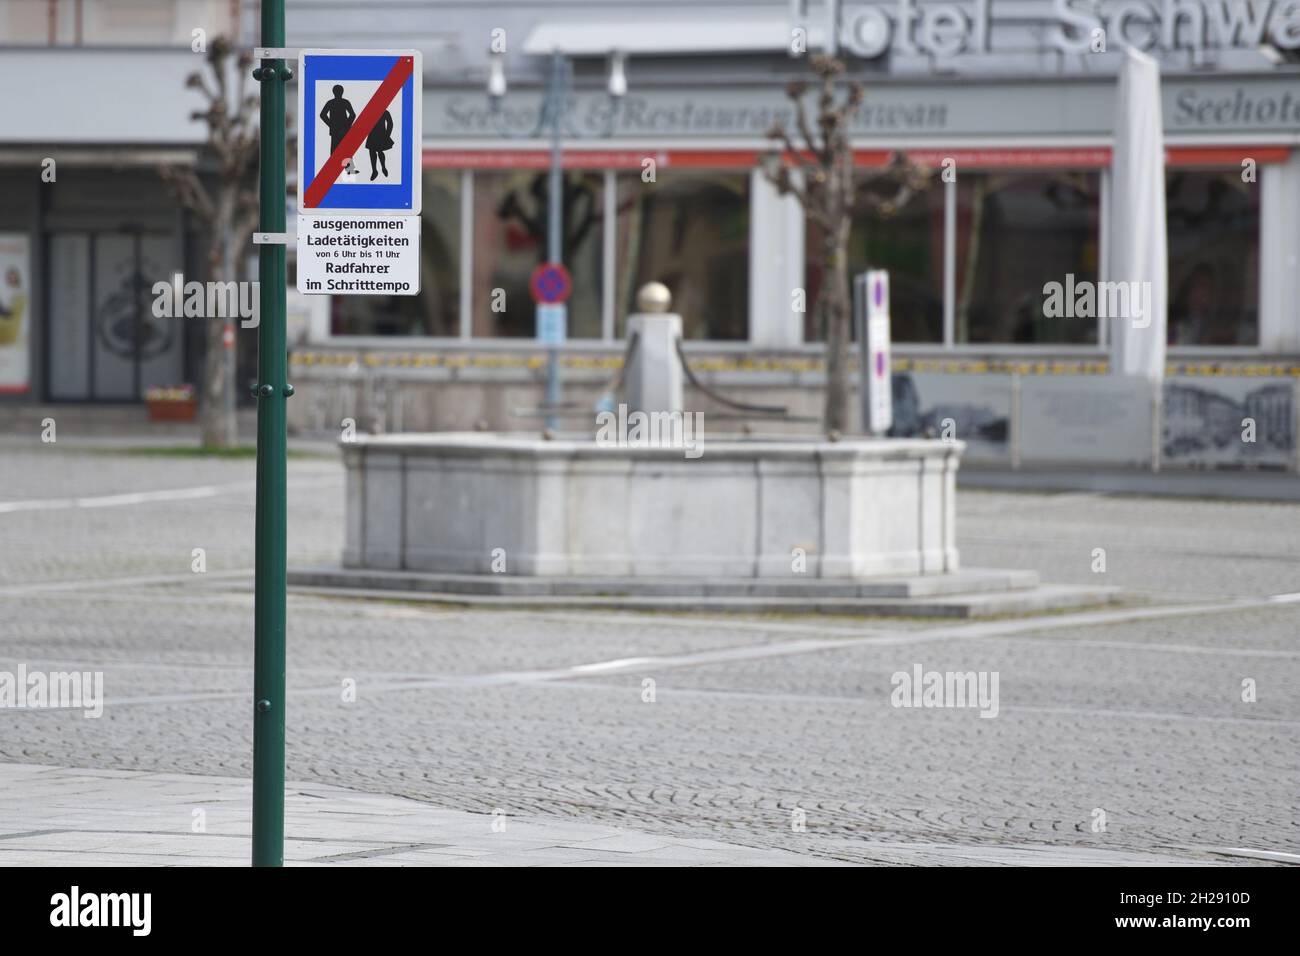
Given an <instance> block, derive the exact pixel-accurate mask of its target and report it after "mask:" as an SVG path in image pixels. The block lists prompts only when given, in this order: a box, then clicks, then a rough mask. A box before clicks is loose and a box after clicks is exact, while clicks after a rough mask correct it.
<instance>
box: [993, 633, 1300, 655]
mask: <svg viewBox="0 0 1300 956" xmlns="http://www.w3.org/2000/svg"><path fill="white" fill-rule="evenodd" d="M1007 641H1008V643H1010V644H1018V645H1022V646H1025V647H1034V646H1038V647H1044V646H1046V647H1098V648H1110V649H1113V650H1117V651H1155V652H1157V653H1162V654H1238V655H1241V656H1242V657H1280V658H1284V659H1287V660H1295V659H1297V658H1300V651H1272V650H1266V649H1263V648H1253V647H1206V646H1204V645H1199V644H1142V643H1140V642H1138V641H1083V640H1079V641H1073V640H1063V639H1058V638H1051V637H1026V638H1008V639H1007Z"/></svg>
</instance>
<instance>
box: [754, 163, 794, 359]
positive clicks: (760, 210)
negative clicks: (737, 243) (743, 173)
mask: <svg viewBox="0 0 1300 956" xmlns="http://www.w3.org/2000/svg"><path fill="white" fill-rule="evenodd" d="M749 194H750V207H749V208H750V217H749V221H750V226H749V343H750V345H753V346H755V347H758V348H771V349H780V348H791V347H794V346H798V345H802V344H803V322H804V313H803V312H798V311H796V304H797V303H796V301H795V299H796V297H795V292H796V290H799V291H801V292H802V293H803V294H802V295H801V296H799V298H800V299H802V300H803V302H802V304H803V308H804V309H805V310H806V309H807V308H808V305H809V303H808V301H807V299H808V295H807V290H806V289H805V288H804V262H803V256H804V220H803V209H802V207H801V206H800V205H799V200H798V199H796V198H795V197H794V196H782V195H781V194H780V193H778V192H777V190H776V187H775V186H773V185H772V184H771V183H769V182H768V181H767V177H766V176H764V175H763V171H762V170H761V169H757V168H756V169H754V170H753V171H752V172H751V173H750V189H749Z"/></svg>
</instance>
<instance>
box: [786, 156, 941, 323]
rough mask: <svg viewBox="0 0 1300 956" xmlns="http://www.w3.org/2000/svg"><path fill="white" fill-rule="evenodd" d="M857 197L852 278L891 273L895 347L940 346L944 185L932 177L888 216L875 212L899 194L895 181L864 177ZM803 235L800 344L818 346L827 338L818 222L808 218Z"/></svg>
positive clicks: (851, 244) (851, 235)
mask: <svg viewBox="0 0 1300 956" xmlns="http://www.w3.org/2000/svg"><path fill="white" fill-rule="evenodd" d="M858 194H859V197H860V199H861V200H862V201H861V203H860V204H859V205H860V208H859V211H858V212H857V213H856V214H855V215H854V217H853V226H852V228H851V230H850V233H849V277H850V279H851V278H852V277H853V276H856V275H858V274H859V273H861V272H865V271H866V270H868V269H887V270H889V311H890V316H889V319H890V333H891V337H892V338H893V339H894V341H896V342H936V343H938V342H942V341H943V207H944V185H943V183H942V182H940V181H939V180H938V177H935V178H934V179H933V180H932V181H931V182H930V184H929V185H928V187H927V188H926V189H925V190H923V191H920V192H916V193H913V194H912V196H911V198H910V199H909V200H908V202H907V203H906V204H905V205H904V206H903V207H902V208H901V209H899V210H898V211H896V212H894V213H893V214H892V215H884V214H882V213H881V212H879V211H878V206H877V205H876V203H877V202H878V201H887V200H891V199H894V198H895V197H896V196H897V195H898V186H897V184H895V183H894V182H892V181H889V180H887V179H885V178H883V177H880V176H872V175H870V174H863V177H862V182H860V183H859V184H858ZM804 235H805V236H806V239H805V242H804V249H805V253H804V262H805V267H806V276H807V277H806V279H805V282H806V284H807V290H808V309H807V312H806V313H805V316H804V340H805V341H807V342H822V341H825V339H826V330H825V328H824V327H823V325H824V322H825V320H824V317H823V316H822V314H821V309H820V308H819V303H820V299H821V291H822V286H823V282H824V276H823V274H822V273H823V268H822V258H821V255H820V249H821V243H822V241H823V235H824V230H823V229H822V227H821V226H820V225H819V224H818V223H817V222H816V220H813V219H808V220H807V221H806V225H805V233H804Z"/></svg>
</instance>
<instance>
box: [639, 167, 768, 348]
mask: <svg viewBox="0 0 1300 956" xmlns="http://www.w3.org/2000/svg"><path fill="white" fill-rule="evenodd" d="M657 180H658V181H657V182H653V183H647V182H643V181H642V179H641V175H640V173H628V174H620V175H619V176H618V180H617V181H618V234H617V246H618V258H617V274H618V285H617V288H618V309H617V329H616V331H615V335H616V336H620V337H621V336H622V335H623V334H624V329H625V327H626V320H627V316H628V313H629V312H635V311H636V290H637V289H639V288H640V287H641V286H642V285H643V284H644V283H646V282H662V283H664V284H665V285H666V286H668V288H669V289H670V290H672V294H673V311H674V312H676V313H678V314H680V315H681V317H682V335H683V337H684V338H688V339H730V340H737V339H742V340H743V339H745V338H748V336H749V174H748V173H733V172H695V171H691V172H677V171H665V170H662V169H661V170H659V172H658V176H657Z"/></svg>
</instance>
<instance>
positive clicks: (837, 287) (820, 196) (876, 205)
mask: <svg viewBox="0 0 1300 956" xmlns="http://www.w3.org/2000/svg"><path fill="white" fill-rule="evenodd" d="M809 66H810V67H811V68H812V72H813V74H814V75H815V76H816V78H817V79H816V85H817V86H818V91H817V97H816V99H817V113H816V116H815V118H813V117H810V116H809V110H808V105H807V103H806V97H807V95H808V93H809V90H810V87H811V86H812V85H813V84H810V83H809V82H807V81H803V80H796V81H793V82H791V83H790V84H789V85H788V86H787V87H786V95H787V96H788V97H789V98H790V101H791V102H792V103H793V105H794V122H795V127H796V132H797V134H798V137H799V140H800V145H799V146H796V145H795V141H794V137H792V135H791V133H790V131H789V130H787V129H786V126H785V124H784V123H783V122H781V121H780V120H778V121H777V122H775V123H774V124H773V125H772V128H771V129H770V130H769V131H768V138H769V139H772V140H775V141H776V142H777V143H779V144H780V146H781V149H780V150H777V151H774V152H773V153H771V154H769V160H770V161H769V162H766V163H764V167H763V168H764V175H766V176H767V178H768V180H769V181H770V182H771V183H772V184H773V185H774V186H776V188H777V190H778V191H779V192H780V193H781V194H782V195H788V194H793V195H794V196H795V197H797V198H798V200H799V202H800V204H801V205H802V206H803V209H804V213H805V215H806V216H807V217H808V218H809V219H811V220H812V221H813V222H815V223H816V224H817V225H818V226H820V227H821V230H822V241H821V248H820V249H817V250H812V251H810V255H815V256H817V257H818V258H819V259H820V261H821V264H822V267H823V268H822V289H821V295H820V296H819V298H818V310H819V312H820V316H819V318H820V320H821V321H822V323H823V327H824V328H825V329H826V405H825V410H824V412H823V414H822V424H823V427H824V428H825V429H826V431H827V432H839V433H844V432H846V431H847V430H848V425H849V422H850V421H851V418H850V403H849V397H850V391H849V377H848V371H849V369H848V358H849V345H850V340H851V333H850V328H849V321H850V296H851V291H850V288H849V263H848V247H849V233H850V230H851V229H852V226H853V216H854V214H855V213H856V212H858V211H860V210H862V209H867V208H869V209H873V210H874V211H876V212H878V213H881V214H883V215H893V214H894V213H895V212H897V211H898V210H899V209H901V208H902V207H904V206H906V205H907V203H908V202H909V201H910V200H911V198H912V195H913V194H914V193H915V192H916V191H917V190H920V189H923V188H924V187H925V184H926V182H927V181H928V179H929V176H930V173H929V170H927V169H924V168H922V167H920V166H918V165H916V164H914V163H911V162H909V161H908V160H907V159H906V158H905V157H904V156H903V155H902V154H898V153H896V154H894V155H893V156H892V157H891V158H890V161H889V163H888V164H887V165H886V166H885V167H884V168H883V169H880V170H877V171H876V172H874V173H873V174H868V176H869V177H871V176H874V177H875V178H882V179H887V180H889V181H892V182H894V183H895V184H896V185H897V189H896V190H895V192H894V194H893V195H892V196H889V197H888V198H882V197H881V196H879V195H876V194H873V193H867V192H862V193H861V194H859V191H858V189H857V186H858V183H856V182H855V181H854V169H853V147H852V144H851V142H850V134H851V126H852V123H853V116H854V114H855V113H856V112H857V109H858V107H859V106H860V105H861V104H862V101H863V99H864V97H865V94H864V93H863V90H862V87H861V85H859V84H857V83H848V84H846V91H845V93H844V95H843V96H840V95H837V94H838V92H839V90H838V88H839V86H840V76H841V74H843V72H844V64H843V63H842V62H841V61H840V60H837V59H835V58H834V57H832V56H827V55H825V54H817V55H815V56H813V57H811V58H810V60H809ZM814 119H815V121H814ZM814 127H815V128H814ZM860 178H861V177H860Z"/></svg>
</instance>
